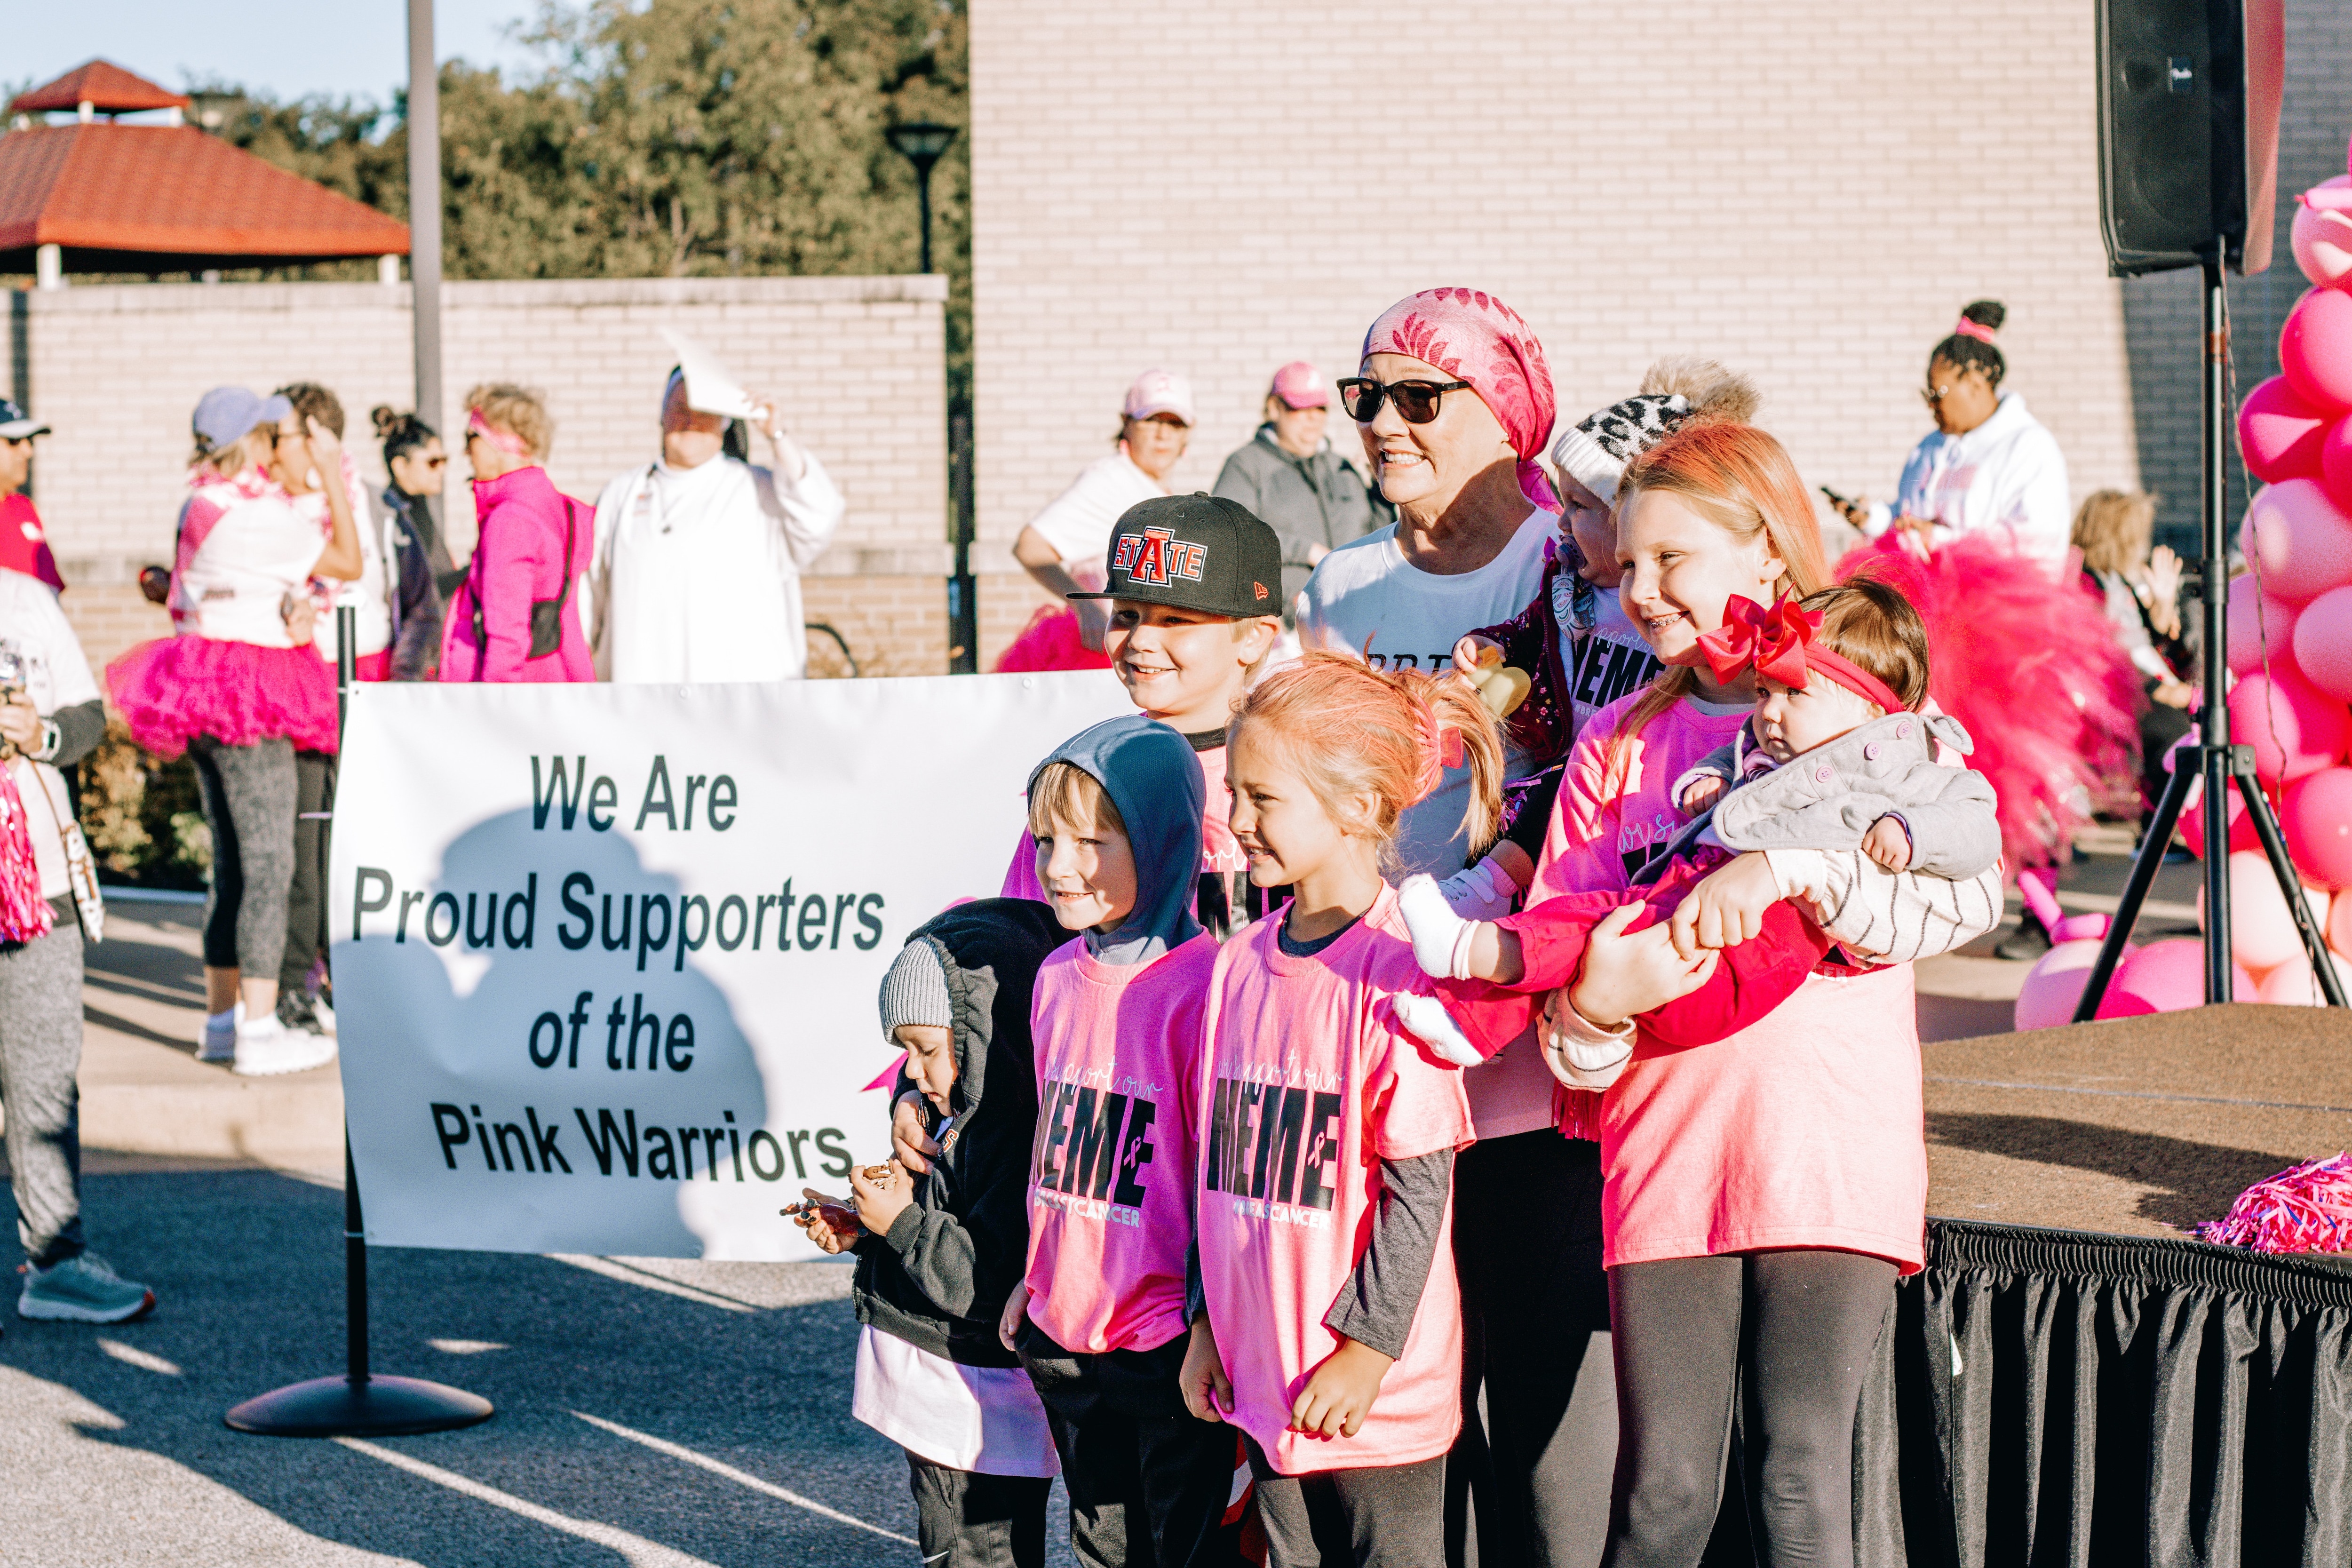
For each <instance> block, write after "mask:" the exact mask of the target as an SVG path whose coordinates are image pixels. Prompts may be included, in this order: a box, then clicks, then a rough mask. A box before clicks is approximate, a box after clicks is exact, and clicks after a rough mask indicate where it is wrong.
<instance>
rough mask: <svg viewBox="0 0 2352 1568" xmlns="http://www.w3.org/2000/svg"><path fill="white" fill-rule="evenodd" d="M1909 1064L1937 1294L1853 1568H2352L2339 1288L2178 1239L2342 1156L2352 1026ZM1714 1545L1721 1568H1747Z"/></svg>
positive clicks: (2259, 1017) (2293, 1015) (1883, 1369)
mask: <svg viewBox="0 0 2352 1568" xmlns="http://www.w3.org/2000/svg"><path fill="white" fill-rule="evenodd" d="M1922 1052H1923V1060H1924V1063H1925V1067H1926V1076H1927V1159H1928V1172H1929V1185H1928V1196H1927V1209H1928V1214H1929V1215H1930V1218H1929V1220H1928V1224H1927V1268H1926V1269H1925V1270H1924V1271H1923V1272H1921V1273H1919V1274H1917V1275H1915V1276H1914V1277H1912V1278H1911V1279H1906V1280H1905V1281H1904V1282H1903V1284H1902V1286H1901V1288H1900V1289H1898V1290H1897V1291H1896V1296H1895V1313H1894V1315H1893V1317H1892V1318H1891V1320H1890V1321H1889V1323H1888V1331H1887V1332H1886V1333H1885V1336H1884V1337H1883V1338H1882V1339H1881V1341H1880V1345H1879V1353H1878V1356H1877V1358H1876V1365H1875V1367H1874V1369H1873V1372H1872V1374H1871V1376H1870V1378H1869V1380H1868V1382H1867V1384H1865V1386H1864V1391H1863V1400H1862V1408H1861V1411H1860V1415H1859V1420H1858V1422H1857V1425H1856V1429H1855V1436H1854V1454H1855V1463H1856V1483H1857V1484H1856V1497H1855V1509H1854V1559H1855V1562H1856V1563H1858V1564H1862V1565H1864V1568H1895V1565H1896V1564H1929V1563H1932V1564H1937V1568H2008V1565H2009V1564H2013V1563H2053V1564H2054V1563H2066V1564H2085V1565H2088V1564H2105V1563H2130V1564H2134V1565H2140V1564H2157V1563H2195V1564H2199V1565H2200V1568H2235V1565H2240V1564H2243V1565H2246V1568H2252V1565H2255V1564H2261V1565H2263V1568H2270V1565H2272V1564H2300V1565H2305V1568H2320V1565H2323V1564H2326V1565H2332V1568H2344V1565H2347V1564H2352V1420H2347V1413H2352V1267H2347V1261H2348V1260H2347V1258H2346V1257H2345V1256H2344V1255H2336V1256H2333V1257H2330V1258H2273V1257H2266V1256H2263V1255H2260V1254H2255V1253H2250V1252H2246V1251H2242V1250H2241V1249H2238V1248H2234V1247H2210V1246H2207V1245H2205V1244H2203V1243H2201V1242H2199V1241H2197V1240H2195V1239H2194V1234H2195V1232H2194V1227H2195V1226H2196V1225H2197V1223H2198V1222H2199V1221H2200V1220H2209V1219H2219V1218H2221V1216H2222V1215H2224V1214H2226V1213H2227V1212H2228V1211H2229V1207H2230V1205H2231V1202H2232V1200H2234V1199H2235V1198H2236V1197H2237V1195H2238V1194H2239V1193H2240V1192H2242V1190H2243V1189H2244V1188H2245V1187H2247V1186H2248V1185H2249V1184H2252V1183H2254V1182H2256V1181H2259V1180H2261V1179H2262V1178H2263V1177H2264V1176H2268V1175H2272V1174H2274V1173H2277V1172H2279V1171H2281V1170H2284V1169H2285V1168H2286V1167H2287V1166H2289V1165H2294V1164H2299V1163H2302V1162H2304V1161H2305V1160H2310V1159H2313V1158H2315V1157H2318V1156H2321V1155H2327V1154H2334V1153H2336V1152H2339V1151H2341V1150H2344V1149H2346V1148H2347V1147H2352V1016H2346V1015H2345V1014H2344V1013H2341V1012H2330V1011H2326V1010H2322V1009H2316V1008H2301V1007H2269V1006H2256V1005H2232V1006H2225V1007H2204V1008H2199V1009H2197V1010H2195V1011H2192V1012H2187V1013H2174V1014H2167V1015H2159V1016H2154V1017H2144V1018H2131V1019H2119V1020H2115V1021H2111V1022H2107V1023H2098V1024H2083V1025H2077V1026H2071V1027H2067V1028H2058V1029H2043V1030H2036V1031H2033V1032H2031V1033H2025V1034H2010V1035H1994V1036H1987V1037H1979V1038H1975V1039H1962V1040H1949V1041H1941V1042H1936V1043H1931V1044H1929V1045H1927V1046H1925V1047H1922ZM1728 1533H1730V1534H1733V1535H1738V1534H1739V1533H1740V1532H1739V1531H1736V1530H1735V1531H1730V1532H1728ZM1718 1544H1719V1547H1721V1548H1723V1550H1719V1551H1717V1552H1710V1554H1709V1559H1708V1561H1709V1564H1710V1568H1712V1565H1713V1564H1716V1563H1748V1562H1751V1561H1753V1559H1752V1558H1751V1557H1750V1556H1749V1554H1748V1543H1747V1542H1745V1541H1744V1540H1726V1539H1724V1533H1723V1532H1719V1534H1718Z"/></svg>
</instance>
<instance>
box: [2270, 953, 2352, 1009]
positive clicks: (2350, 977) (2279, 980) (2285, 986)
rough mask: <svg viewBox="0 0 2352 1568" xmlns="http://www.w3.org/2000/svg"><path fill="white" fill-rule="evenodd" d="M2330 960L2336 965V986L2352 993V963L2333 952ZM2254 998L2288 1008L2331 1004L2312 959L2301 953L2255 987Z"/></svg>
mask: <svg viewBox="0 0 2352 1568" xmlns="http://www.w3.org/2000/svg"><path fill="white" fill-rule="evenodd" d="M2327 957H2328V960H2329V962H2330V963H2334V964H2335V966H2336V984H2338V985H2341V986H2343V987H2344V988H2345V989H2346V990H2347V992H2352V960H2347V959H2345V958H2344V957H2342V956H2341V955H2340V954H2337V953H2333V952H2331V953H2329V954H2328V955H2327ZM2254 999H2255V1000H2256V1001H2260V1002H2268V1003H2272V1004H2273V1005H2278V1006H2284V1007H2325V1006H2326V1005H2327V993H2326V992H2325V991H2322V990H2321V989H2320V988H2319V980H2318V977H2317V976H2315V975H2314V974H2313V973H2312V972H2311V960H2310V959H2309V958H2308V957H2307V956H2305V954H2303V953H2300V952H2298V953H2296V954H2295V955H2294V957H2293V958H2290V959H2288V960H2287V961H2286V962H2285V963H2282V964H2280V965H2279V966H2278V967H2277V968H2276V969H2273V970H2272V971H2271V972H2270V973H2268V974H2265V975H2263V977H2262V980H2261V982H2260V983H2259V984H2256V986H2255V987H2254Z"/></svg>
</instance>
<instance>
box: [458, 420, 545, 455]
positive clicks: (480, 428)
mask: <svg viewBox="0 0 2352 1568" xmlns="http://www.w3.org/2000/svg"><path fill="white" fill-rule="evenodd" d="M466 434H467V435H468V436H479V437H481V438H482V439H483V440H485V441H488V443H489V444H490V445H491V446H493V447H497V448H498V449H499V451H501V452H504V453H505V454H506V455H507V456H508V457H509V458H528V457H530V446H529V445H528V444H527V443H525V442H524V440H523V438H522V437H520V436H514V435H509V433H508V432H506V431H504V430H499V429H496V428H493V427H492V426H491V425H490V423H489V422H488V420H486V419H484V418H483V417H482V411H481V410H480V409H478V408H468V409H467V410H466Z"/></svg>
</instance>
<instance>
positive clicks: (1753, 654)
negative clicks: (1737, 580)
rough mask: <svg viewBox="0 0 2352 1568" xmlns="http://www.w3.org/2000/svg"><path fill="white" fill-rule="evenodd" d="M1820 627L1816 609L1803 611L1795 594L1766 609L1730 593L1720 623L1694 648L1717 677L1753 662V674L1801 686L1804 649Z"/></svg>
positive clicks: (1732, 676) (1730, 675) (1730, 676)
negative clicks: (1792, 597) (1795, 598)
mask: <svg viewBox="0 0 2352 1568" xmlns="http://www.w3.org/2000/svg"><path fill="white" fill-rule="evenodd" d="M1821 626H1822V617H1821V614H1820V612H1818V611H1814V612H1810V613H1809V612H1807V611H1804V610H1801V609H1799V608H1798V607H1797V601H1796V600H1794V599H1788V598H1784V599H1780V600H1778V601H1776V602H1775V603H1774V604H1773V605H1772V607H1771V608H1770V609H1769V610H1768V609H1766V608H1764V606H1762V605H1759V604H1757V603H1756V602H1755V601H1754V600H1752V599H1743V598H1741V597H1740V596H1739V595H1737V594H1734V595H1732V596H1731V598H1730V601H1729V602H1728V603H1727V604H1726V605H1724V606H1723V625H1721V626H1717V627H1716V629H1715V630H1713V631H1711V632H1707V633H1705V634H1703V635H1702V636H1701V637H1699V639H1698V651H1699V653H1700V655H1701V657H1703V658H1705V659H1706V667H1707V668H1708V669H1710V670H1712V671H1714V673H1715V678H1716V679H1717V680H1731V679H1737V678H1738V675H1739V673H1740V671H1742V670H1744V669H1746V668H1748V667H1749V666H1750V665H1753V666H1754V667H1755V668H1756V673H1757V674H1759V675H1762V676H1769V678H1771V679H1774V680H1777V681H1779V682H1780V684H1781V685H1783V686H1789V687H1794V688H1796V689H1799V690H1802V689H1804V686H1805V680H1806V674H1805V650H1806V649H1807V648H1809V647H1811V646H1812V641H1813V634H1814V633H1815V632H1817V631H1819V630H1820V629H1821Z"/></svg>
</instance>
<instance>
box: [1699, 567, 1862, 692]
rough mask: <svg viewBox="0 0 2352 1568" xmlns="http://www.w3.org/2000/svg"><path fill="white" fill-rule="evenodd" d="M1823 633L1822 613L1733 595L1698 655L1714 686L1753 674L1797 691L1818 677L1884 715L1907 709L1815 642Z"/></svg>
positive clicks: (1858, 669) (1701, 643)
mask: <svg viewBox="0 0 2352 1568" xmlns="http://www.w3.org/2000/svg"><path fill="white" fill-rule="evenodd" d="M1821 627H1822V615H1821V612H1820V611H1818V610H1801V609H1799V608H1798V607H1797V601H1796V600H1794V599H1788V598H1783V599H1781V600H1780V601H1779V602H1778V603H1776V604H1774V605H1773V606H1772V607H1771V608H1770V609H1769V610H1768V609H1766V608H1764V607H1763V606H1762V605H1759V604H1757V603H1756V602H1755V601H1754V600H1752V599H1743V598H1741V597H1740V596H1739V595H1737V594H1734V595H1732V596H1731V598H1730V600H1729V601H1728V602H1727V603H1726V604H1725V605H1724V606H1723V625H1721V626H1717V627H1716V628H1715V630H1713V631H1711V632H1706V633H1704V634H1702V635H1701V636H1700V637H1699V639H1698V650H1699V653H1700V655H1701V657H1703V658H1706V665H1707V668H1709V669H1710V670H1712V671H1713V672H1714V674H1715V678H1716V679H1717V680H1730V679H1734V678H1735V677H1737V676H1738V674H1739V673H1740V672H1741V671H1742V670H1745V669H1748V668H1753V669H1754V670H1755V671H1756V673H1757V674H1759V675H1761V676H1764V677H1765V678H1767V679H1771V680H1777V681H1779V682H1780V684H1781V685H1783V686H1786V687H1788V688H1790V689H1792V690H1797V691H1801V690H1803V689H1805V687H1806V685H1807V684H1808V683H1809V682H1810V681H1811V679H1812V675H1813V672H1815V671H1819V672H1820V673H1821V674H1823V675H1826V676H1828V677H1829V678H1830V679H1832V680H1833V681H1835V682H1836V683H1837V684H1838V685H1840V686H1843V687H1844V688H1845V689H1847V690H1848V691H1851V692H1853V694H1854V695H1855V696H1857V697H1860V698H1862V699H1864V700H1865V701H1870V702H1875V703H1877V704H1878V706H1879V707H1880V708H1881V709H1882V710H1885V711H1886V712H1889V713H1897V712H1901V711H1902V710H1904V709H1905V707H1906V703H1905V702H1904V700H1903V699H1901V698H1900V697H1897V696H1895V691H1894V689H1893V688H1892V687H1890V686H1888V685H1887V684H1886V682H1885V681H1883V680H1881V679H1878V677H1876V676H1874V675H1873V674H1871V673H1870V671H1868V670H1866V669H1864V668H1862V666H1860V665H1858V664H1856V663H1854V662H1853V660H1852V659H1850V658H1846V657H1845V656H1844V655H1843V654H1838V653H1832V651H1831V650H1829V649H1828V648H1825V647H1822V646H1821V645H1820V644H1819V643H1817V642H1815V641H1814V640H1813V634H1814V633H1815V632H1817V631H1819V630H1821Z"/></svg>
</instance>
